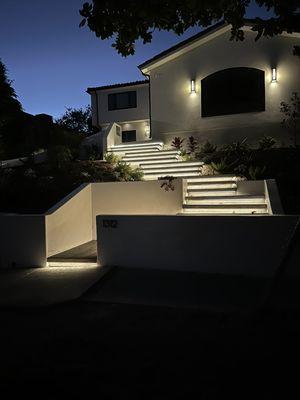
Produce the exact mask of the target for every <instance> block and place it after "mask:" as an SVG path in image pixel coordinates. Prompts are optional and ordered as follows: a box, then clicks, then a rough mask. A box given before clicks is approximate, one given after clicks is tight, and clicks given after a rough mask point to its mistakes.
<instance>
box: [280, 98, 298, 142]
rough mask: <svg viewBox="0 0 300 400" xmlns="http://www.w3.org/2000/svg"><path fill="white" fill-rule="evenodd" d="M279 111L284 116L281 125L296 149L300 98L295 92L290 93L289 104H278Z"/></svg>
mask: <svg viewBox="0 0 300 400" xmlns="http://www.w3.org/2000/svg"><path fill="white" fill-rule="evenodd" d="M280 111H281V112H282V113H283V114H284V116H285V117H284V119H283V120H282V122H281V125H282V127H284V128H286V129H287V130H288V131H289V132H290V133H291V134H292V138H293V141H294V146H295V147H297V145H298V143H297V139H298V135H299V134H300V97H299V95H298V93H297V92H293V93H292V96H291V98H290V102H289V103H287V102H285V101H282V102H281V103H280Z"/></svg>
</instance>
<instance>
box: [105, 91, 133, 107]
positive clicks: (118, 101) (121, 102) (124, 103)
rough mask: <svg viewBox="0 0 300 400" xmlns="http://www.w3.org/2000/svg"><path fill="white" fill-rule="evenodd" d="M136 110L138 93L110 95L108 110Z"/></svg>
mask: <svg viewBox="0 0 300 400" xmlns="http://www.w3.org/2000/svg"><path fill="white" fill-rule="evenodd" d="M124 108H136V91H131V92H122V93H111V94H109V95H108V110H109V111H112V110H122V109H124Z"/></svg>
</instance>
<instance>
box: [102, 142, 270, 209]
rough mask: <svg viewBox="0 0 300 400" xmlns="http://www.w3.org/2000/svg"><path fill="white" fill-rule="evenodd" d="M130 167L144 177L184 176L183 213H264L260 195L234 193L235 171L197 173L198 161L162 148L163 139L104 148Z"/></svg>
mask: <svg viewBox="0 0 300 400" xmlns="http://www.w3.org/2000/svg"><path fill="white" fill-rule="evenodd" d="M108 151H109V152H113V153H114V154H117V155H119V156H120V158H121V159H122V160H123V161H125V162H127V163H130V164H131V165H132V166H134V167H139V168H141V170H142V171H143V173H144V179H145V180H155V179H159V178H163V177H166V176H168V177H169V176H172V177H175V178H176V177H179V178H184V179H186V180H187V189H186V193H185V199H184V202H183V205H182V209H183V214H193V215H195V214H206V215H207V214H214V215H216V214H217V215H222V214H225V215H227V214H240V215H254V214H265V215H266V214H268V207H267V203H266V199H265V196H264V195H260V196H257V195H245V194H238V191H237V186H238V181H240V180H243V178H241V177H238V176H236V175H201V168H202V165H203V164H204V163H203V162H201V161H184V160H182V157H181V155H180V151H178V150H176V149H175V150H174V149H165V148H164V144H163V142H159V141H157V142H156V141H147V142H140V143H138V142H136V143H128V144H121V145H116V146H113V147H111V148H109V149H108Z"/></svg>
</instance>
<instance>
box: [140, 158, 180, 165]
mask: <svg viewBox="0 0 300 400" xmlns="http://www.w3.org/2000/svg"><path fill="white" fill-rule="evenodd" d="M181 161H182V160H181V159H180V157H177V156H176V158H170V159H169V158H157V159H154V160H149V161H148V160H147V161H140V162H139V163H140V165H141V167H144V166H147V167H148V166H149V167H152V166H153V167H156V166H158V165H161V166H172V165H170V164H174V166H176V165H177V163H178V162H181Z"/></svg>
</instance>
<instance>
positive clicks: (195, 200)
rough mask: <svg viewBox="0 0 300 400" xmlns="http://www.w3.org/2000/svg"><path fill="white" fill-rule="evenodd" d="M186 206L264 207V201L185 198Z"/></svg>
mask: <svg viewBox="0 0 300 400" xmlns="http://www.w3.org/2000/svg"><path fill="white" fill-rule="evenodd" d="M185 200H186V204H191V205H201V206H202V205H204V206H205V205H232V206H235V205H238V206H240V205H243V206H244V205H250V206H253V205H255V206H257V205H259V206H261V205H264V206H266V200H265V197H264V196H245V195H244V196H240V195H234V196H217V197H213V196H205V197H203V196H190V195H189V196H186V198H185Z"/></svg>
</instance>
